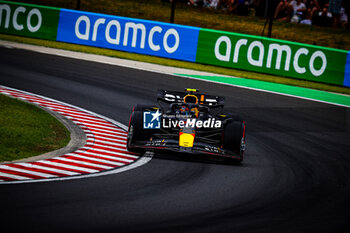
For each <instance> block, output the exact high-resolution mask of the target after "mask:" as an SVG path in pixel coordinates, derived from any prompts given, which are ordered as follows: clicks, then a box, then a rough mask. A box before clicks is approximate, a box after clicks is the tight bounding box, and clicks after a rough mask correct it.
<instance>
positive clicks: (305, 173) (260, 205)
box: [0, 48, 350, 232]
mask: <svg viewBox="0 0 350 233" xmlns="http://www.w3.org/2000/svg"><path fill="white" fill-rule="evenodd" d="M0 54H1V55H0V60H1V61H0V84H1V85H5V86H9V87H13V88H18V89H22V90H25V91H29V92H33V93H36V94H40V95H44V96H47V97H50V98H54V99H57V100H60V101H64V102H67V103H70V104H73V105H76V106H79V107H82V108H85V109H88V110H91V111H94V112H96V113H99V114H102V115H105V116H107V117H110V118H112V119H114V120H117V121H119V122H121V123H123V124H128V120H129V115H130V112H131V109H132V106H133V105H135V104H138V103H145V104H151V103H154V102H155V100H156V99H155V98H156V90H157V88H162V89H169V90H182V89H183V88H185V87H194V88H199V89H200V90H202V91H205V92H207V93H209V94H221V95H224V96H226V97H227V98H226V106H227V111H234V112H239V113H241V115H242V116H243V117H244V118H245V120H246V123H247V151H246V157H245V160H244V162H243V163H242V164H241V165H234V164H227V163H224V162H222V161H221V160H220V159H217V158H211V157H207V156H204V157H203V156H188V155H170V154H164V155H156V156H155V157H154V158H153V159H152V160H151V161H150V162H149V163H148V164H146V165H144V166H141V167H139V168H136V169H132V170H130V171H127V172H123V173H119V174H115V175H108V176H101V177H95V178H87V179H79V180H69V181H57V182H55V181H54V182H43V183H30V184H9V185H1V186H0V201H1V207H0V222H1V223H2V224H1V226H2V228H3V229H6V230H5V232H349V230H350V201H349V198H350V126H349V125H350V120H349V118H350V114H349V113H350V112H349V109H347V108H343V107H338V106H332V105H328V104H322V103H317V102H312V101H307V100H302V99H296V98H292V97H287V96H280V95H276V94H269V93H264V92H256V91H253V90H248V89H241V88H237V87H230V86H224V85H219V84H213V83H207V82H203V81H198V80H191V79H185V78H179V77H175V76H169V75H163V74H158V73H152V72H145V71H140V70H134V69H129V68H122V67H117V66H110V65H105V64H100V63H94V62H87V61H80V60H75V59H69V58H63V57H57V56H52V55H45V54H39V53H35V52H30V51H25V50H18V49H7V48H0ZM2 232H4V231H2Z"/></svg>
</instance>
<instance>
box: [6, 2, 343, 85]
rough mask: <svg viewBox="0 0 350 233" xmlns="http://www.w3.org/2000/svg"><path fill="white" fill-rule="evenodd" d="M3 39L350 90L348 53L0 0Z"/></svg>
mask: <svg viewBox="0 0 350 233" xmlns="http://www.w3.org/2000/svg"><path fill="white" fill-rule="evenodd" d="M0 33H4V34H14V35H20V36H27V37H34V38H42V39H48V40H56V41H61V42H67V43H74V44H81V45H88V46H94V47H100V48H108V49H115V50H120V51H125V52H131V53H139V54H145V55H152V56H158V57H165V58H170V59H177V60H183V61H190V62H198V63H202V64H210V65H216V66H222V67H228V68H235V69H242V70H248V71H255V72H261V73H267V74H274V75H280V76H285V77H292V78H297V79H304V80H310V81H315V82H321V83H328V84H334V85H340V86H346V87H350V52H349V51H345V50H340V49H332V48H326V47H321V46H313V45H307V44H301V43H295V42H290V41H284V40H277V39H270V38H266V37H259V36H251V35H245V34H239V33H231V32H224V31H217V30H210V29H205V28H197V27H189V26H183V25H176V24H168V23H162V22H156V21H149V20H141V19H133V18H126V17H119V16H112V15H105V14H96V13H91V12H83V11H75V10H68V9H60V8H52V7H44V6H38V5H31V4H24V3H14V2H9V1H2V0H0Z"/></svg>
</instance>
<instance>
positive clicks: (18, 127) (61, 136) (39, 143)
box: [0, 94, 70, 161]
mask: <svg viewBox="0 0 350 233" xmlns="http://www.w3.org/2000/svg"><path fill="white" fill-rule="evenodd" d="M69 141H70V133H69V131H68V130H67V129H66V127H64V126H63V124H62V123H61V122H59V121H58V120H57V119H56V118H54V117H53V116H51V115H50V114H49V113H47V112H46V111H44V110H42V109H40V108H38V107H36V106H34V105H32V104H29V103H25V102H22V101H19V100H17V99H13V98H10V97H7V96H4V95H1V94H0V161H13V160H17V159H22V158H28V157H32V156H36V155H40V154H43V153H46V152H50V151H53V150H57V149H59V148H62V147H64V146H66V145H67V144H68V143H69Z"/></svg>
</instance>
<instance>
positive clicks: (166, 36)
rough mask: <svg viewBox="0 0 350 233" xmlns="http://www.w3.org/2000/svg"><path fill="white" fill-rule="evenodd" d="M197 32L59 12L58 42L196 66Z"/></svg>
mask: <svg viewBox="0 0 350 233" xmlns="http://www.w3.org/2000/svg"><path fill="white" fill-rule="evenodd" d="M199 30H200V28H196V27H189V26H182V25H176V24H168V23H161V22H156V21H149V20H141V19H132V18H126V17H120V16H112V15H105V14H96V13H90V12H83V11H74V10H67V9H61V13H60V20H59V25H58V32H57V41H61V42H68V43H74V44H82V45H88V46H94V47H101V48H108V49H114V50H121V51H125V52H132V53H139V54H146V55H152V56H158V57H165V58H171V59H177V60H184V61H191V62H195V61H196V54H197V43H198V36H199Z"/></svg>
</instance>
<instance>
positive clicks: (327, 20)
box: [169, 0, 350, 28]
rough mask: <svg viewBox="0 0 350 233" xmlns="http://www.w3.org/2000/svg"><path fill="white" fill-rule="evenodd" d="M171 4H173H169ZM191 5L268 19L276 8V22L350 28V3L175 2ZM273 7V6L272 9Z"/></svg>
mask: <svg viewBox="0 0 350 233" xmlns="http://www.w3.org/2000/svg"><path fill="white" fill-rule="evenodd" d="M169 1H170V2H171V1H173V0H169ZM176 1H177V2H180V1H181V2H186V3H187V4H188V5H193V6H199V7H208V8H213V9H221V10H225V11H227V12H228V13H233V14H237V15H256V16H260V17H268V15H267V14H268V8H269V7H271V5H274V7H276V8H275V10H274V12H272V13H273V14H274V19H275V20H278V21H287V22H292V23H301V24H307V25H319V26H328V27H335V28H349V23H348V14H349V11H350V1H349V0H176ZM269 4H270V6H269Z"/></svg>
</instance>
